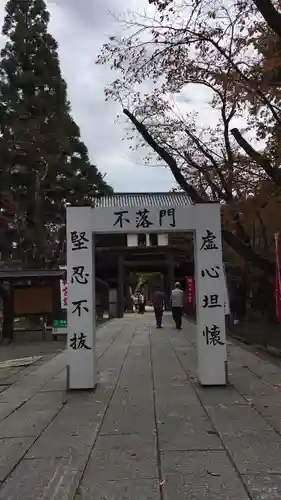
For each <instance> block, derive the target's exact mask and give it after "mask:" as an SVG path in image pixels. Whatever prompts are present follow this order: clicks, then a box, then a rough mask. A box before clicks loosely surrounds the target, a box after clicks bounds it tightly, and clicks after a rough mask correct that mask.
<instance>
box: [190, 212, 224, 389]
mask: <svg viewBox="0 0 281 500" xmlns="http://www.w3.org/2000/svg"><path fill="white" fill-rule="evenodd" d="M207 207H208V208H207V209H206V205H204V204H202V205H201V204H199V205H196V244H195V262H196V293H197V298H196V303H197V349H198V372H199V379H200V382H201V384H202V385H225V384H226V366H225V362H226V359H227V352H226V335H225V314H224V301H225V276H224V270H223V263H222V241H221V217H220V206H219V204H209V205H207Z"/></svg>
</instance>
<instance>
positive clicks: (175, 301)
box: [171, 281, 184, 330]
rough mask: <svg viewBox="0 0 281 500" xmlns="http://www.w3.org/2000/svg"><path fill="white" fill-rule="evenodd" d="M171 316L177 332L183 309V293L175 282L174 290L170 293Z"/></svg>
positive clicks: (179, 285) (179, 328)
mask: <svg viewBox="0 0 281 500" xmlns="http://www.w3.org/2000/svg"><path fill="white" fill-rule="evenodd" d="M171 305H172V315H173V319H174V322H175V324H176V328H177V330H181V323H182V314H183V308H184V292H183V291H182V289H181V284H180V283H179V282H178V281H177V283H176V284H175V288H174V289H173V290H172V293H171Z"/></svg>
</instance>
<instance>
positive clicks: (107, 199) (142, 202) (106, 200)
mask: <svg viewBox="0 0 281 500" xmlns="http://www.w3.org/2000/svg"><path fill="white" fill-rule="evenodd" d="M188 205H191V201H190V198H189V197H188V196H187V194H186V193H183V192H170V193H113V194H111V195H109V196H102V197H101V198H97V199H96V201H95V207H96V208H138V207H144V206H145V207H150V208H158V207H159V208H160V207H163V206H165V207H169V206H170V207H184V206H188Z"/></svg>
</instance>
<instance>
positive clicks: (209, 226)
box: [67, 196, 227, 390]
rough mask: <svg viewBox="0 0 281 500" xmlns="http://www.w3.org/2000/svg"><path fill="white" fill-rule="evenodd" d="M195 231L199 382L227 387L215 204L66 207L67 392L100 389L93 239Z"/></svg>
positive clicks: (217, 213) (220, 259) (219, 229)
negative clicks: (105, 234) (97, 386)
mask: <svg viewBox="0 0 281 500" xmlns="http://www.w3.org/2000/svg"><path fill="white" fill-rule="evenodd" d="M171 231H177V232H181V231H184V232H189V231H191V232H193V233H194V236H195V244H194V260H195V282H196V310H197V354H198V377H199V381H200V383H201V384H202V385H203V386H213V385H220V386H223V385H226V383H227V346H226V335H225V315H224V300H225V290H224V288H225V283H224V271H223V262H222V241H221V214H220V205H219V204H217V203H202V204H196V205H185V206H176V205H173V196H171V198H170V202H169V203H167V204H165V206H157V207H155V206H141V205H139V206H127V207H120V208H119V207H117V208H116V207H111V206H110V207H107V206H106V207H104V206H101V207H99V206H98V205H97V207H95V208H91V207H86V206H85V207H76V206H70V207H67V280H68V346H67V355H68V381H67V385H68V389H70V390H71V389H93V388H95V386H96V384H97V372H96V322H95V318H96V315H95V234H99V233H107V234H110V233H112V234H114V233H126V234H136V233H147V232H149V233H152V232H157V233H158V234H161V233H169V232H171Z"/></svg>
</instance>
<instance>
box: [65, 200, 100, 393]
mask: <svg viewBox="0 0 281 500" xmlns="http://www.w3.org/2000/svg"><path fill="white" fill-rule="evenodd" d="M92 221H93V209H92V208H90V207H68V208H67V225H66V231H67V283H68V307H67V322H68V327H67V328H68V330H67V351H68V352H67V355H68V381H67V386H68V389H93V388H94V387H95V386H96V383H97V380H96V354H95V352H96V305H95V268H94V265H95V252H94V245H93V234H92V223H93V222H92Z"/></svg>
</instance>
